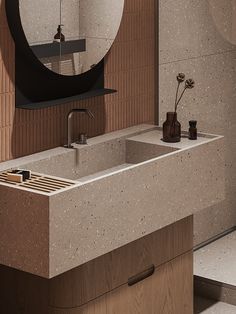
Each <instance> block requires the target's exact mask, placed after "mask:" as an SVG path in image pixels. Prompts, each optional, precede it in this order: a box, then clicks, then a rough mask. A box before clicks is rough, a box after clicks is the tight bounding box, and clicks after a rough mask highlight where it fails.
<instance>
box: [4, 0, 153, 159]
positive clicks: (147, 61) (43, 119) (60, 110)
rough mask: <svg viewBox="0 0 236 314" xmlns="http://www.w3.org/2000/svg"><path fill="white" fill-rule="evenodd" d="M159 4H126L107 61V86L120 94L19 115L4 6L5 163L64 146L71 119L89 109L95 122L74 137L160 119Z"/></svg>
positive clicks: (81, 123)
mask: <svg viewBox="0 0 236 314" xmlns="http://www.w3.org/2000/svg"><path fill="white" fill-rule="evenodd" d="M154 5H155V0H125V9H124V16H123V20H122V24H121V28H120V31H119V34H118V37H117V39H116V41H115V44H114V45H113V47H112V50H111V51H110V53H109V54H108V56H107V57H106V60H105V63H106V65H105V85H106V87H110V88H115V89H117V90H118V93H117V94H114V95H109V96H106V97H98V98H95V99H91V100H87V101H82V102H74V103H70V104H66V105H61V106H57V107H54V108H50V109H43V110H37V111H32V112H31V111H24V110H18V109H16V110H15V106H14V92H15V87H14V67H15V65H14V44H13V41H12V39H11V36H10V33H9V30H8V26H7V22H6V16H5V10H4V0H0V162H1V161H4V160H8V159H12V158H15V157H19V156H23V155H28V154H31V153H34V152H38V151H42V150H45V149H48V148H52V147H56V146H58V145H62V144H63V143H65V141H66V114H67V112H68V111H69V110H70V109H71V108H74V107H89V108H91V110H92V111H93V112H94V115H95V120H91V119H87V118H86V117H83V118H81V117H80V118H78V119H77V120H76V121H75V122H77V123H75V128H74V136H75V137H76V136H77V135H78V133H79V132H81V131H85V132H87V133H88V134H89V135H90V136H94V135H98V134H101V133H104V132H110V131H113V130H117V129H122V128H126V127H128V126H131V125H135V124H140V123H149V122H150V123H153V121H154V114H155V107H156V106H155V99H156V95H155V80H154V78H155V49H154V47H155V40H154V38H155V37H154V28H155V27H154V26H155V23H154V22H155V18H154V16H155V10H154Z"/></svg>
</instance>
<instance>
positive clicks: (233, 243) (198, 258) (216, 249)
mask: <svg viewBox="0 0 236 314" xmlns="http://www.w3.org/2000/svg"><path fill="white" fill-rule="evenodd" d="M194 274H195V275H197V276H200V277H204V278H208V279H211V280H215V281H218V282H222V283H225V284H229V285H232V286H236V231H234V232H232V233H230V234H229V235H227V236H225V237H223V238H221V239H219V240H217V241H215V242H213V243H211V244H209V245H207V246H205V247H203V248H202V249H200V250H198V251H196V252H195V253H194ZM235 313H236V311H235Z"/></svg>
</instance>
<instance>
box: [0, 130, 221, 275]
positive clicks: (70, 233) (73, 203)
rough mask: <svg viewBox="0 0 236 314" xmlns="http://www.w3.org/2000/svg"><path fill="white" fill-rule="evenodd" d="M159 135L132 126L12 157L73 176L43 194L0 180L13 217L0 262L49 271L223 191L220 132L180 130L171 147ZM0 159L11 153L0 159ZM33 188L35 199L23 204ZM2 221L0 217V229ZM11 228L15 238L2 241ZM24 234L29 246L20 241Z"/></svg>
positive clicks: (188, 211) (0, 197)
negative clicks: (182, 134)
mask: <svg viewBox="0 0 236 314" xmlns="http://www.w3.org/2000/svg"><path fill="white" fill-rule="evenodd" d="M143 132H147V133H146V134H145V136H144V134H143ZM144 137H145V138H144ZM160 138H161V130H160V129H159V128H157V127H154V126H151V125H149V126H145V125H144V126H137V127H133V128H130V129H127V130H122V131H120V132H119V131H118V132H114V133H113V134H110V135H104V136H100V137H98V138H94V139H91V140H90V141H89V145H87V146H83V147H81V146H79V145H75V149H69V150H67V149H64V148H58V152H59V154H58V155H57V154H56V150H57V149H56V150H55V149H54V150H52V155H51V154H50V151H48V152H44V153H43V156H44V157H43V158H42V154H36V155H37V156H34V155H33V156H31V157H26V159H24V158H21V159H20V161H19V160H16V161H15V165H17V166H24V167H27V168H28V169H31V170H34V171H36V170H37V172H41V173H45V172H46V173H47V174H51V175H56V176H59V177H66V178H69V179H72V180H77V181H76V182H77V184H76V185H75V186H73V187H72V188H68V189H67V190H63V191H61V192H53V193H51V194H50V195H41V194H40V193H38V194H37V193H35V192H34V193H32V192H31V191H25V193H20V192H21V191H20V190H17V192H14V190H16V189H14V188H13V187H9V186H5V185H2V184H0V205H1V206H0V208H1V210H2V217H5V221H6V220H7V221H9V223H8V226H9V224H12V225H14V230H12V229H11V228H9V230H8V229H6V232H5V234H4V235H2V234H1V233H0V243H1V245H0V248H1V250H2V253H1V251H0V262H1V263H3V264H4V265H8V266H12V267H17V268H20V269H22V270H25V271H29V272H32V273H34V274H37V275H40V276H43V277H47V278H52V277H54V276H56V275H59V274H61V273H63V272H65V271H68V270H70V269H72V268H74V267H77V266H79V265H81V264H84V263H86V262H88V261H90V260H92V259H94V258H96V257H98V256H101V255H103V254H106V253H108V252H110V251H113V250H114V249H117V248H119V247H121V246H123V245H125V244H128V243H130V242H132V241H135V240H137V239H139V238H141V237H143V236H144V235H147V234H149V233H152V232H154V231H156V230H159V229H161V228H164V227H166V226H167V225H169V224H172V223H174V222H176V221H178V220H180V219H182V218H185V217H187V216H190V215H192V214H194V213H196V212H197V211H199V210H201V209H203V208H206V207H208V206H212V205H214V204H216V203H218V202H220V201H222V200H223V199H224V197H225V194H224V145H223V144H224V139H223V138H222V137H221V136H212V135H210V136H207V135H203V136H201V135H199V141H188V140H187V139H186V138H185V139H183V142H182V144H178V145H179V147H172V145H170V146H168V145H167V146H166V145H162V143H163V142H162V141H161V140H160ZM181 145H182V146H181ZM127 160H129V162H128V165H127ZM124 164H126V165H125V167H124V166H123V165H124ZM130 164H131V165H130ZM7 165H8V166H9V165H11V167H12V166H13V165H14V161H12V162H9V163H4V165H2V167H3V168H4V167H6V166H7ZM5 169H6V168H5ZM107 169H108V170H109V169H110V170H109V171H107ZM173 169H174V171H173ZM99 172H100V174H98V173H99ZM94 174H95V176H94ZM85 176H87V179H85ZM83 179H85V180H83ZM80 180H81V181H80ZM12 192H14V197H12V195H13V194H12ZM37 195H39V196H40V199H41V200H42V202H41V204H42V205H41V206H40V204H39V203H37V204H38V207H37V208H36V209H35V210H34V211H31V208H34V204H35V198H36V199H37ZM9 198H11V202H9V201H8V200H9ZM13 209H14V210H15V212H16V213H17V215H18V216H20V215H23V217H24V223H25V225H26V226H27V221H29V225H28V226H27V227H28V228H25V229H23V230H22V225H21V224H20V221H18V220H17V221H16V220H15V216H14V215H11V212H12V211H13ZM42 217H43V219H42ZM5 221H4V219H2V220H0V230H1V227H2V226H1V224H4V223H5ZM34 226H38V228H35V227H34ZM40 226H42V228H44V229H42V230H47V236H46V238H45V242H42V241H40V239H39V235H40V234H41V233H40ZM13 231H14V232H13ZM15 233H17V234H20V237H19V238H18V239H17V241H13V240H12V241H9V239H13V236H14V234H15ZM44 234H45V235H46V233H45V231H44ZM29 237H30V239H31V242H30V243H31V246H30V245H29V246H25V243H26V242H28V238H29ZM6 239H8V240H6ZM47 241H48V242H47ZM46 243H47V244H46ZM19 248H20V250H19ZM3 252H4V253H3ZM16 252H19V253H18V254H19V256H18V255H17V254H16ZM41 253H42V254H41ZM43 253H44V254H43ZM31 254H33V255H34V256H37V257H38V259H39V260H38V261H37V259H34V260H32V259H31ZM22 259H23V260H24V263H22V262H21V261H22ZM39 265H41V266H40V268H39Z"/></svg>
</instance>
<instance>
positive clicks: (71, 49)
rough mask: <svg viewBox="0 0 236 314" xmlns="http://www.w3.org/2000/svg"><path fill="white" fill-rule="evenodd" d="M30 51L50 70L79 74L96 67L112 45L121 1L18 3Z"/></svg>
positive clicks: (34, 1)
mask: <svg viewBox="0 0 236 314" xmlns="http://www.w3.org/2000/svg"><path fill="white" fill-rule="evenodd" d="M19 4H20V16H21V23H22V27H23V30H24V33H25V36H26V38H27V41H28V43H29V46H30V47H31V49H32V51H33V52H34V54H35V55H36V57H37V58H38V59H39V60H40V61H41V62H42V63H43V64H44V65H45V66H46V67H47V68H48V69H50V70H52V71H54V72H56V73H58V74H62V75H70V76H71V75H78V74H81V73H84V72H86V71H88V70H90V69H91V68H92V67H94V66H95V65H96V64H98V63H99V62H100V61H101V60H102V59H103V58H104V56H105V55H106V54H107V52H108V51H109V49H110V47H111V45H112V44H113V42H114V40H115V38H116V36H117V33H118V30H119V27H120V23H121V19H122V15H123V8H124V0H40V1H38V0H20V1H19Z"/></svg>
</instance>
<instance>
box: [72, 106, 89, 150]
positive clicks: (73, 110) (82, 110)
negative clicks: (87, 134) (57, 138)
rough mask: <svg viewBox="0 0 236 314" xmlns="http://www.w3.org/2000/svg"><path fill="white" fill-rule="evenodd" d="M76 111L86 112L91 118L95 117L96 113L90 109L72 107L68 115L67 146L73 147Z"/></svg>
mask: <svg viewBox="0 0 236 314" xmlns="http://www.w3.org/2000/svg"><path fill="white" fill-rule="evenodd" d="M74 113H85V114H87V115H88V116H89V117H90V118H94V114H93V113H92V111H91V110H90V109H72V110H71V111H70V112H69V113H68V115H67V145H66V147H67V148H73V145H72V117H73V115H74Z"/></svg>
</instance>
